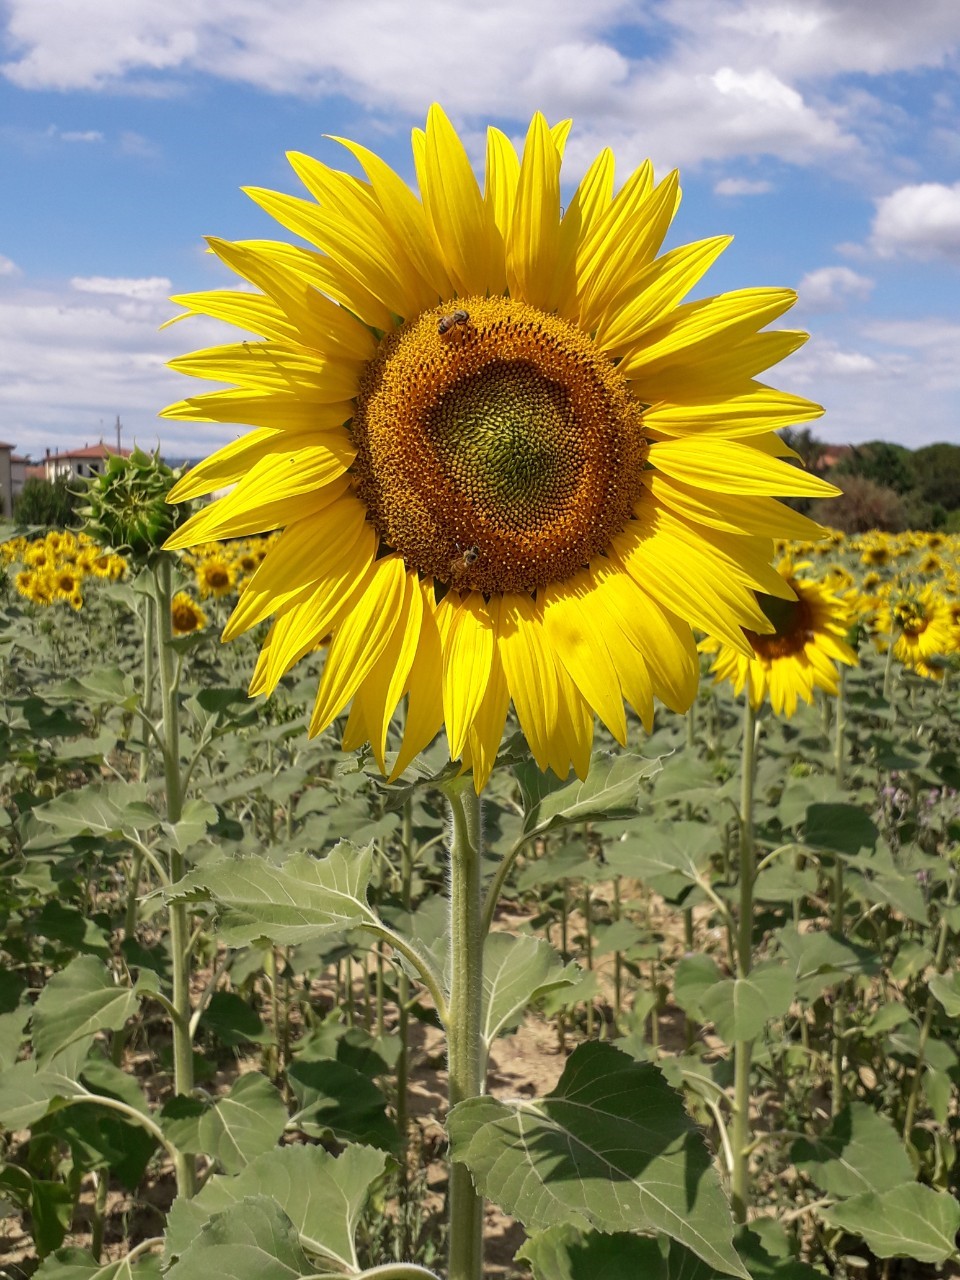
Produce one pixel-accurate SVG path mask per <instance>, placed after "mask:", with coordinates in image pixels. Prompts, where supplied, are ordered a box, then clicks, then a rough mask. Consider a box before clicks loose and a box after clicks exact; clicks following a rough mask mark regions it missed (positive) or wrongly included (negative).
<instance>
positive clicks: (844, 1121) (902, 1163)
mask: <svg viewBox="0 0 960 1280" xmlns="http://www.w3.org/2000/svg"><path fill="white" fill-rule="evenodd" d="M790 1157H791V1159H792V1161H793V1163H794V1164H795V1165H796V1167H797V1168H798V1169H800V1170H801V1171H802V1172H803V1173H805V1174H806V1175H807V1177H808V1178H809V1179H810V1181H811V1182H813V1183H814V1185H815V1186H817V1187H818V1188H819V1189H820V1190H821V1191H825V1192H826V1193H827V1194H828V1195H833V1196H840V1197H845V1196H857V1195H860V1194H861V1193H862V1192H865V1191H889V1190H891V1189H892V1188H893V1187H898V1186H900V1185H901V1184H903V1183H905V1182H912V1181H913V1177H914V1172H913V1166H912V1165H911V1163H910V1159H909V1157H908V1156H907V1152H906V1149H905V1148H904V1145H903V1142H902V1141H901V1139H900V1135H899V1134H898V1133H897V1131H896V1129H895V1128H894V1126H893V1121H892V1120H890V1119H889V1117H887V1116H884V1115H881V1114H880V1113H879V1112H878V1111H875V1110H874V1109H873V1107H871V1106H868V1104H867V1103H865V1102H848V1103H847V1105H846V1106H845V1107H844V1108H843V1109H842V1111H840V1113H839V1114H838V1115H837V1116H835V1117H834V1119H833V1121H832V1122H831V1124H830V1127H829V1128H828V1129H827V1130H826V1131H825V1132H824V1133H823V1134H822V1135H821V1136H820V1137H819V1138H813V1139H807V1138H802V1139H800V1140H799V1141H797V1142H795V1143H794V1144H793V1148H792V1150H791V1153H790Z"/></svg>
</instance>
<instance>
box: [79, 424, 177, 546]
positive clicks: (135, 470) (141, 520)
mask: <svg viewBox="0 0 960 1280" xmlns="http://www.w3.org/2000/svg"><path fill="white" fill-rule="evenodd" d="M181 474H182V472H181V471H180V470H177V471H174V470H173V469H172V468H170V467H168V466H167V465H166V463H164V462H162V461H161V460H160V451H159V449H158V450H157V451H156V452H155V453H152V454H150V453H144V452H143V450H141V449H134V451H133V453H132V454H131V455H130V457H129V458H124V457H121V455H120V454H109V455H108V457H107V464H106V467H105V469H104V471H103V473H102V474H101V475H98V476H92V477H91V479H90V481H89V483H88V485H87V488H86V491H85V492H84V494H83V497H85V498H86V503H87V505H86V506H84V507H82V508H81V510H80V514H81V515H82V516H83V517H84V526H83V527H84V531H85V532H86V533H87V534H88V535H89V537H90V538H92V539H93V540H94V542H97V543H99V544H100V546H104V547H110V548H111V549H112V550H114V551H117V552H120V554H122V555H125V556H127V557H128V558H130V559H133V560H139V561H143V562H145V563H150V562H152V561H153V560H155V559H156V558H157V557H158V556H159V555H160V548H161V547H162V546H163V543H164V541H165V540H166V539H167V538H168V537H169V536H170V534H171V533H173V531H174V530H175V529H176V528H178V527H179V526H180V525H181V524H182V523H183V522H184V520H185V519H186V518H187V516H188V515H189V514H190V504H189V503H187V502H182V503H177V504H174V505H170V504H168V503H167V500H166V498H167V494H168V493H169V491H170V490H171V489H172V488H173V486H174V484H176V482H177V480H179V479H180V476H181Z"/></svg>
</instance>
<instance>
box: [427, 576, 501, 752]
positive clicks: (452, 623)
mask: <svg viewBox="0 0 960 1280" xmlns="http://www.w3.org/2000/svg"><path fill="white" fill-rule="evenodd" d="M437 613H438V617H443V615H446V619H445V621H446V624H447V625H448V627H449V631H448V632H447V634H446V636H445V637H444V641H443V718H444V721H445V723H446V726H447V738H448V739H449V742H450V759H451V760H456V758H457V757H458V756H459V755H460V753H461V752H462V751H463V744H464V743H465V742H466V740H467V732H468V731H469V729H470V726H471V724H472V723H473V719H474V716H475V715H476V714H477V711H478V710H479V707H480V703H481V702H482V701H483V698H484V695H485V694H486V691H487V682H488V681H489V679H490V668H491V664H492V662H493V646H494V634H493V620H492V618H491V617H490V612H489V610H488V608H487V606H486V604H485V603H484V600H483V596H482V595H480V593H479V592H478V591H471V592H470V594H469V595H467V596H465V597H463V598H461V597H459V596H458V594H457V593H456V592H451V593H450V594H449V595H447V596H445V597H444V598H443V600H442V601H441V602H440V604H439V605H438V607H437ZM442 633H443V628H442V627H441V634H442Z"/></svg>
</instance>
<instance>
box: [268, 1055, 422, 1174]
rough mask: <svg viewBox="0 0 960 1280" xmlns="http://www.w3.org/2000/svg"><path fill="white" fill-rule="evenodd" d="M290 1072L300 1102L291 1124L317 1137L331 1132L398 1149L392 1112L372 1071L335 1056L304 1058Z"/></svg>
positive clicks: (343, 1139) (342, 1137)
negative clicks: (338, 1059)
mask: <svg viewBox="0 0 960 1280" xmlns="http://www.w3.org/2000/svg"><path fill="white" fill-rule="evenodd" d="M287 1074H288V1078H289V1081H290V1087H291V1088H292V1089H293V1092H294V1094H295V1095H296V1099H297V1107H298V1109H297V1112H296V1114H295V1115H294V1116H293V1117H292V1119H291V1121H290V1123H291V1124H294V1125H297V1126H299V1128H301V1129H302V1130H303V1131H304V1133H308V1134H310V1135H311V1136H312V1137H317V1138H325V1137H329V1136H330V1135H331V1134H332V1135H333V1137H335V1138H337V1139H338V1140H339V1141H341V1142H369V1143H372V1144H373V1145H374V1146H376V1147H382V1148H383V1149H384V1150H387V1151H394V1150H396V1147H397V1131H396V1129H395V1128H394V1126H393V1125H392V1124H391V1122H390V1120H389V1119H388V1118H387V1103H386V1099H385V1098H384V1096H383V1094H382V1093H381V1092H380V1090H379V1089H378V1088H377V1086H376V1085H375V1084H374V1082H373V1081H372V1080H371V1079H370V1077H369V1076H367V1075H364V1074H363V1072H361V1071H358V1070H357V1068H356V1067H352V1066H350V1065H349V1064H348V1063H346V1062H338V1061H336V1060H335V1059H333V1058H322V1059H320V1060H318V1061H313V1062H304V1061H302V1060H299V1061H297V1062H294V1063H293V1064H292V1065H291V1067H290V1069H289V1071H288V1073H287Z"/></svg>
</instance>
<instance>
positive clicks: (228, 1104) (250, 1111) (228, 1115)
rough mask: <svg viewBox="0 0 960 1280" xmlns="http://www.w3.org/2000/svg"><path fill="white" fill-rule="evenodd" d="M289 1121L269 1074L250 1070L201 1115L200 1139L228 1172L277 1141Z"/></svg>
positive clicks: (241, 1166) (271, 1147) (238, 1170)
mask: <svg viewBox="0 0 960 1280" xmlns="http://www.w3.org/2000/svg"><path fill="white" fill-rule="evenodd" d="M286 1123H287V1109H286V1107H285V1106H284V1105H283V1099H282V1098H281V1097H280V1094H279V1093H278V1092H277V1090H276V1089H275V1088H274V1087H273V1085H272V1084H271V1083H270V1081H269V1080H268V1079H267V1078H266V1076H262V1075H261V1074H260V1073H259V1071H251V1072H249V1073H248V1074H247V1075H244V1076H240V1077H239V1079H237V1080H236V1081H235V1082H234V1084H233V1086H232V1088H231V1089H230V1092H229V1093H228V1094H227V1095H226V1097H224V1098H221V1099H220V1101H219V1102H217V1104H216V1105H215V1106H213V1107H211V1108H210V1109H209V1110H208V1111H205V1112H204V1114H203V1115H202V1116H201V1117H200V1141H201V1143H202V1144H203V1150H204V1151H205V1152H206V1153H207V1154H208V1155H211V1156H213V1158H214V1159H215V1160H218V1161H219V1162H220V1164H221V1165H222V1166H223V1168H224V1169H225V1170H226V1171H227V1173H239V1172H240V1171H241V1170H242V1169H243V1168H244V1167H245V1166H246V1165H248V1164H249V1163H250V1161H251V1160H254V1159H255V1158H256V1157H257V1156H259V1155H263V1153H264V1152H265V1151H271V1150H272V1149H273V1148H274V1147H275V1146H276V1145H277V1142H278V1141H279V1139H280V1135H281V1134H282V1133H283V1130H284V1128H285V1126H286Z"/></svg>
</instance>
